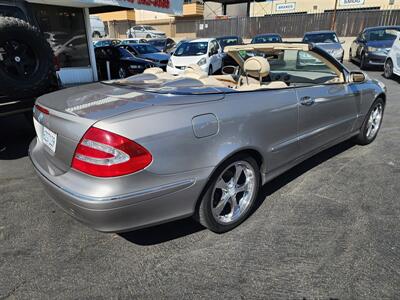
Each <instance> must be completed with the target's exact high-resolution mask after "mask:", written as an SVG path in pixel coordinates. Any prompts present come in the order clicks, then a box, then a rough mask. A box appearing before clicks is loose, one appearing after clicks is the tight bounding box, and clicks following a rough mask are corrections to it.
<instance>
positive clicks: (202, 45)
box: [174, 42, 208, 56]
mask: <svg viewBox="0 0 400 300" xmlns="http://www.w3.org/2000/svg"><path fill="white" fill-rule="evenodd" d="M207 50H208V42H195V43H183V44H182V45H180V46H179V47H178V48H177V49H176V51H175V52H174V56H196V55H204V54H206V53H207Z"/></svg>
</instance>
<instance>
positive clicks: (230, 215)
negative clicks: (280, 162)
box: [195, 154, 260, 233]
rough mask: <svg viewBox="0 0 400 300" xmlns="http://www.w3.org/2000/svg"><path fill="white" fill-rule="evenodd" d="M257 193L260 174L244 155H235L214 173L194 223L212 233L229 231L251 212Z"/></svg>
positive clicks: (250, 160)
mask: <svg viewBox="0 0 400 300" xmlns="http://www.w3.org/2000/svg"><path fill="white" fill-rule="evenodd" d="M237 174H239V176H237ZM235 175H236V176H235ZM259 189H260V170H259V166H258V164H257V162H256V161H255V159H254V158H253V157H251V156H249V155H247V154H239V155H235V156H233V157H231V158H230V159H228V160H226V161H225V162H224V163H223V164H222V165H221V166H219V167H218V168H217V169H216V171H215V172H214V174H213V176H212V177H211V179H210V180H209V182H208V184H207V185H206V188H205V191H204V193H203V194H202V195H203V196H202V197H201V200H200V204H199V205H198V208H197V210H196V214H195V219H196V220H197V221H199V222H200V224H202V225H203V226H204V227H206V228H208V229H209V230H211V231H213V232H216V233H223V232H227V231H229V230H232V229H233V228H235V227H236V226H238V225H239V224H240V223H242V222H243V221H244V220H245V219H246V218H247V217H248V216H249V215H250V213H251V212H252V210H253V207H254V204H255V203H256V199H257V195H258V191H259ZM238 197H240V198H239V201H238V200H237V199H238Z"/></svg>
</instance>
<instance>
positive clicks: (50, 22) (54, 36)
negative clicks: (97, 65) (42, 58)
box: [32, 4, 90, 68]
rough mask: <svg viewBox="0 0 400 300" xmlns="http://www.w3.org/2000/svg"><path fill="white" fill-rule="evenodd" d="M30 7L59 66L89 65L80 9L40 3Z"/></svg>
mask: <svg viewBox="0 0 400 300" xmlns="http://www.w3.org/2000/svg"><path fill="white" fill-rule="evenodd" d="M32 9H33V12H34V14H35V16H36V19H37V21H38V23H39V26H40V29H41V30H42V31H43V32H44V33H45V36H46V37H47V40H48V42H49V44H50V46H51V47H52V48H53V51H54V54H55V55H56V56H57V57H58V58H59V60H60V65H61V67H64V68H65V67H87V66H89V65H90V60H89V50H88V44H87V38H86V31H85V22H84V17H83V11H82V9H79V8H73V7H63V6H55V5H42V4H32Z"/></svg>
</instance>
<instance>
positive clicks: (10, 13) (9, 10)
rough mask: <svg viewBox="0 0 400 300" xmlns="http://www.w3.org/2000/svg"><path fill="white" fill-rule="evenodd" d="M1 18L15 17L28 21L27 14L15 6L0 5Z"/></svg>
mask: <svg viewBox="0 0 400 300" xmlns="http://www.w3.org/2000/svg"><path fill="white" fill-rule="evenodd" d="M0 17H13V18H18V19H22V20H26V17H25V14H24V13H23V11H22V10H20V9H19V8H17V7H13V6H5V5H0Z"/></svg>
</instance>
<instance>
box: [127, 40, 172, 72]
mask: <svg viewBox="0 0 400 300" xmlns="http://www.w3.org/2000/svg"><path fill="white" fill-rule="evenodd" d="M119 47H120V48H123V49H126V50H128V51H129V52H131V53H132V54H133V55H135V56H136V57H139V58H143V59H147V60H150V61H152V62H153V63H154V64H155V65H157V67H160V68H162V69H164V70H165V69H166V67H167V64H168V60H169V58H170V56H171V55H169V54H167V53H164V52H160V51H159V50H158V49H157V48H156V47H154V46H152V45H150V44H129V45H120V46H119Z"/></svg>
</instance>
